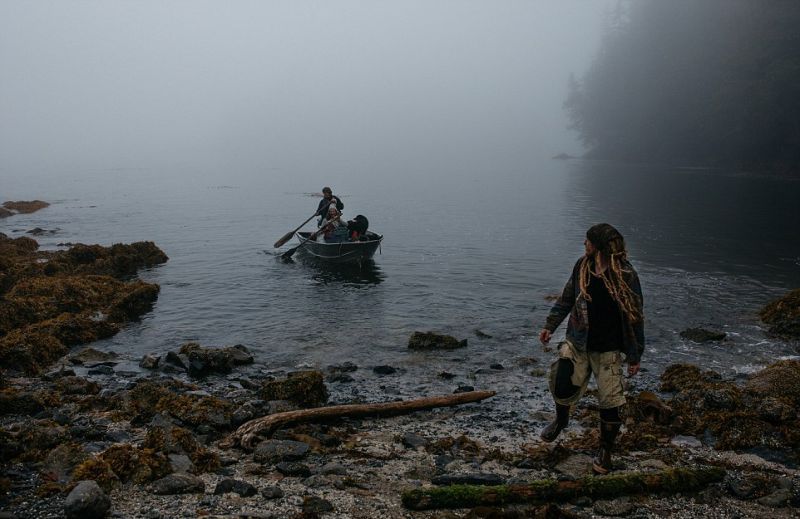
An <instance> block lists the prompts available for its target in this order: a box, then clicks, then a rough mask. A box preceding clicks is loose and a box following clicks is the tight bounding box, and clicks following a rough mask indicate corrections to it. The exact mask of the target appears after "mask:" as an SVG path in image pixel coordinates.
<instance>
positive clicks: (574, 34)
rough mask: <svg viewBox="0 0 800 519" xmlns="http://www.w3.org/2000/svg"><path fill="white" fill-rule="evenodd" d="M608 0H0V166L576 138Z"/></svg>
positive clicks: (245, 162) (386, 153) (500, 159)
mask: <svg viewBox="0 0 800 519" xmlns="http://www.w3.org/2000/svg"><path fill="white" fill-rule="evenodd" d="M611 4H612V2H591V3H587V2H567V3H564V2H504V3H492V2H437V3H434V4H430V3H426V2H397V3H380V4H376V3H372V2H336V3H335V4H334V3H331V4H328V3H324V2H275V3H269V4H262V3H258V2H248V3H237V4H234V5H223V4H221V3H215V2H166V3H164V2H136V3H128V2H86V3H61V2H36V3H30V2H15V1H14V2H3V4H2V5H0V65H1V66H2V69H3V71H4V73H3V77H2V79H0V174H3V175H13V174H18V173H24V172H25V171H29V170H37V169H41V170H53V171H58V170H59V169H70V168H77V169H92V168H100V169H103V168H151V167H156V168H161V167H167V168H173V167H176V166H188V167H207V168H220V169H239V168H241V169H263V170H265V171H269V170H270V168H286V169H287V170H293V171H296V170H302V169H309V170H318V169H325V170H330V171H333V172H334V174H335V172H336V170H337V169H339V170H348V169H352V170H360V171H368V170H374V171H380V170H381V169H383V168H386V167H389V168H390V169H391V168H392V167H396V166H397V165H398V164H401V163H402V164H403V167H406V168H408V169H415V168H422V169H432V168H434V169H437V170H439V169H440V170H441V171H442V172H443V173H450V172H457V171H458V170H459V168H462V167H465V166H467V165H476V164H477V165H478V166H479V167H482V168H491V167H493V165H495V164H499V165H500V166H501V167H505V168H511V169H514V168H524V167H525V165H526V162H527V161H528V159H529V158H530V157H544V156H552V155H554V154H556V153H559V152H564V151H566V152H568V153H580V152H581V151H582V147H581V145H580V144H579V143H578V140H577V138H576V135H575V134H574V132H572V131H570V130H569V129H568V128H567V124H568V123H567V118H566V116H565V114H564V111H563V108H562V104H563V102H564V100H565V96H566V93H567V85H568V80H569V77H570V75H571V74H575V75H579V74H581V73H583V71H584V70H585V69H586V68H587V67H588V66H589V64H590V63H591V60H592V58H593V57H594V53H595V52H596V51H597V49H598V47H599V43H600V40H601V36H602V32H603V24H604V19H605V16H606V13H607V9H608V6H609V5H611Z"/></svg>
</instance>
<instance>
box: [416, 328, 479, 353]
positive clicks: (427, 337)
mask: <svg viewBox="0 0 800 519" xmlns="http://www.w3.org/2000/svg"><path fill="white" fill-rule="evenodd" d="M466 346H467V339H464V340H461V341H459V340H458V339H456V338H455V337H453V336H451V335H444V334H440V333H433V332H414V333H412V334H411V337H410V338H409V339H408V349H410V350H454V349H456V348H464V347H466Z"/></svg>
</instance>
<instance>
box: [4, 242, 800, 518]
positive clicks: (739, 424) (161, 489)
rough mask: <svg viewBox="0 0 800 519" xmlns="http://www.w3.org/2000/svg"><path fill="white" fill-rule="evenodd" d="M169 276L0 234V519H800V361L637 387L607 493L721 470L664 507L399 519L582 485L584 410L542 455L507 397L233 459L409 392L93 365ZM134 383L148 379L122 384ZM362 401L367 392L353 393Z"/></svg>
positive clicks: (140, 263) (333, 427)
mask: <svg viewBox="0 0 800 519" xmlns="http://www.w3.org/2000/svg"><path fill="white" fill-rule="evenodd" d="M165 261H167V257H166V255H164V253H163V252H162V251H160V249H158V248H157V247H156V246H155V244H152V243H149V242H144V243H135V244H131V245H114V246H111V247H101V246H97V245H80V244H79V245H74V246H72V247H71V248H70V249H68V250H66V251H57V252H41V251H38V244H37V243H36V242H35V241H34V240H33V239H31V238H27V237H21V238H17V239H11V238H8V237H6V236H5V235H0V262H1V263H2V264H0V267H2V269H1V270H0V296H2V302H3V306H2V310H0V361H2V364H1V365H2V372H1V373H0V440H2V441H0V445H2V447H0V517H5V518H10V517H19V518H23V517H64V516H65V515H66V516H67V517H93V516H96V517H104V516H110V517H124V518H128V517H130V518H148V519H155V518H162V517H164V518H167V517H198V516H202V517H253V518H256V517H258V518H267V517H274V518H282V517H318V516H323V517H332V518H333V517H342V518H344V517H364V518H368V517H384V518H395V517H396V518H401V517H420V518H433V517H441V518H453V517H471V518H478V517H597V516H628V517H656V516H659V517H660V516H665V515H670V516H676V517H763V516H768V517H795V516H796V514H797V507H798V506H799V505H800V471H798V468H799V467H800V432H798V431H800V416H798V409H800V362H799V361H796V360H783V361H779V362H776V363H775V364H773V365H771V366H769V367H767V368H765V369H764V370H762V371H760V372H757V373H755V374H753V375H751V376H749V377H747V378H746V379H744V380H727V379H723V377H721V376H720V375H719V374H716V373H714V372H712V371H707V370H703V369H701V368H698V367H696V366H691V365H688V364H675V365H673V366H670V367H668V368H667V369H666V370H665V371H664V372H663V373H662V374H658V375H659V376H656V374H649V376H645V377H644V378H643V379H642V380H641V381H639V382H638V386H637V387H635V388H634V387H631V388H630V390H629V405H628V406H627V407H628V409H627V417H626V423H625V426H624V428H623V434H622V435H621V437H620V441H619V445H618V448H617V452H616V453H615V469H616V470H615V472H614V474H640V473H643V474H651V475H657V474H661V473H664V471H669V470H670V469H686V470H692V469H698V468H702V467H718V468H721V469H724V471H725V475H724V478H723V479H722V480H721V481H719V482H716V483H711V484H709V485H707V486H704V487H703V488H702V489H700V490H698V491H696V492H681V493H675V492H672V491H670V489H669V488H664V489H663V490H664V492H663V493H661V494H645V495H641V494H639V495H637V494H632V495H628V494H627V493H626V494H622V495H619V496H616V497H613V498H604V499H597V498H593V497H592V496H591V495H590V494H587V495H579V496H573V497H572V498H571V499H568V500H566V501H563V502H558V503H555V502H554V503H548V504H543V503H533V502H532V503H528V504H515V505H499V506H477V507H474V506H473V507H470V508H454V509H451V510H423V511H417V510H412V509H410V508H408V507H407V506H405V505H404V503H403V500H402V496H403V492H404V491H408V490H414V489H427V488H431V487H448V486H451V487H452V488H453V489H455V490H460V489H462V488H472V487H461V486H458V485H464V484H466V485H480V486H484V487H485V486H493V487H496V488H501V487H499V486H498V485H522V484H530V482H536V481H541V480H548V481H561V482H565V481H566V482H576V481H582V480H583V478H585V477H586V476H588V475H589V474H590V473H591V455H592V454H593V453H594V450H595V448H596V445H597V441H598V439H597V433H596V427H597V423H596V420H597V418H596V416H597V412H596V402H595V401H594V399H593V398H592V397H591V395H590V396H589V398H584V399H583V401H582V403H581V404H580V406H579V407H578V408H577V409H576V410H575V411H574V412H573V414H572V418H573V420H572V424H571V425H570V427H569V428H568V429H567V431H566V433H565V434H564V436H563V438H562V439H561V440H560V441H559V442H556V443H555V444H544V443H542V442H541V441H540V440H539V439H538V430H539V427H541V425H542V424H543V423H544V422H546V421H548V420H549V419H550V418H551V414H550V412H549V411H550V409H549V408H548V409H547V411H537V410H535V409H529V408H525V403H526V402H528V400H526V398H525V395H522V396H518V395H508V394H506V395H504V394H498V395H496V396H495V397H493V398H490V399H488V400H485V401H481V402H479V403H472V404H467V405H463V406H457V407H448V408H440V409H433V410H426V411H419V412H415V413H412V414H404V415H400V416H394V417H382V418H377V417H364V418H357V419H356V418H349V419H348V418H341V419H337V420H329V421H326V422H324V423H314V422H311V423H304V424H300V425H294V426H287V427H283V428H280V429H278V430H277V431H275V432H274V433H273V434H272V435H270V436H265V437H264V438H263V439H262V441H260V442H259V443H257V444H256V445H255V446H254V448H253V449H252V450H248V449H243V448H241V447H239V446H236V447H234V446H232V445H231V444H230V441H229V440H230V438H231V435H232V434H233V433H234V431H236V429H237V428H238V427H240V426H241V425H242V424H245V423H247V422H248V421H249V420H252V419H256V418H259V417H262V416H267V415H274V414H276V413H281V412H287V411H292V410H300V409H309V408H311V409H313V408H317V407H320V406H326V405H327V406H330V405H336V404H351V403H363V402H365V401H371V402H374V401H386V400H387V398H386V396H387V393H386V392H384V393H379V392H378V391H372V389H373V388H374V387H382V386H381V383H382V382H381V381H382V380H386V378H385V377H403V376H404V375H403V373H402V370H400V371H397V370H394V368H392V367H390V366H374V367H373V366H359V365H358V363H357V362H356V361H355V359H354V360H353V361H351V362H347V363H342V364H338V365H335V366H327V367H324V369H304V370H299V371H288V372H287V371H285V370H271V369H268V368H266V367H263V366H260V365H256V364H254V363H253V360H254V359H253V357H252V355H250V353H249V351H248V349H247V347H246V346H242V345H236V346H226V347H206V346H203V345H200V344H196V343H188V344H184V345H176V349H175V351H173V352H170V353H168V354H166V355H163V356H160V357H157V356H146V357H145V358H143V359H131V358H128V357H126V355H125V353H124V352H117V353H111V352H104V351H98V350H95V349H93V348H91V347H87V346H86V345H87V344H90V343H92V342H94V341H96V340H98V339H100V338H104V337H109V336H111V335H113V334H114V333H116V332H118V331H119V330H120V329H121V328H122V327H123V326H126V325H127V323H130V322H132V321H135V320H136V319H138V318H139V317H140V316H141V315H143V314H144V313H146V312H148V311H150V310H151V308H152V305H153V303H154V302H155V300H156V298H157V296H158V286H157V285H153V284H148V283H144V282H142V281H140V280H138V279H136V277H135V275H136V272H137V271H138V270H139V269H141V268H149V267H153V266H156V265H158V264H161V263H163V262H165ZM793 298H796V295H794V293H792V294H790V296H787V300H786V301H787V302H786V303H785V304H777V303H776V304H774V305H772V306H770V307H768V310H765V312H766V313H765V314H764V315H762V318H764V320H765V321H768V320H769V319H777V320H778V322H783V324H779V325H777V326H776V327H775V330H776V333H781V334H785V333H788V332H791V331H792V330H795V329H796V328H793V326H794V325H792V323H795V324H796V316H797V312H796V307H792V304H794V303H793V301H794V299H793ZM781 319H784V321H780V320H781ZM792 319H795V321H792ZM787 320H788V321H787ZM787 322H788V323H789V324H786V323H787ZM787 331H788V332H787ZM409 346H410V347H411V348H412V349H415V350H417V351H419V350H422V351H424V350H426V349H431V348H434V349H435V348H437V347H443V348H456V347H458V348H462V347H467V345H466V342H465V341H458V340H457V339H454V338H447V337H441V336H436V335H435V334H415V336H412V339H411V341H410V344H409ZM131 364H132V365H133V366H137V364H138V365H139V366H138V367H136V368H135V369H132V368H131V369H127V368H125V366H126V365H131ZM502 369H503V366H501V365H498V366H494V365H493V366H491V367H488V369H487V371H489V372H493V373H502ZM393 370H394V371H393ZM509 371H510V370H509ZM518 371H519V373H520V375H519V376H522V377H523V378H524V379H525V380H528V379H530V382H529V387H527V389H526V390H527V391H529V392H544V391H546V381H545V380H544V377H543V374H544V372H545V370H544V369H543V368H534V369H533V370H531V368H530V365H528V367H520V368H519V370H518ZM447 375H449V373H447ZM439 376H440V378H441V379H442V380H449V379H450V378H452V377H447V376H446V375H445V373H444V372H443V373H440V374H439ZM507 376H511V375H510V374H509V375H507ZM514 376H518V375H514ZM382 377H383V378H382ZM483 380H486V382H482V383H481V384H483V385H489V384H490V383H491V382H490V381H491V379H483ZM526 383H527V382H526ZM384 384H385V383H384ZM359 385H362V386H364V391H363V392H361V393H359V392H357V391H356V390H355V389H354V388H356V389H357V386H359ZM476 385H479V384H476ZM366 386H369V387H366ZM471 389H473V388H471V387H465V386H464V385H463V384H456V383H453V387H452V388H451V390H452V391H470V390H471ZM481 389H492V388H491V387H483V388H481ZM355 394H361V395H363V394H366V395H368V396H367V397H363V396H362V397H354V395H355ZM419 396H422V395H419ZM388 400H391V398H388ZM84 482H86V483H84ZM88 482H94V483H88ZM454 485H455V486H454Z"/></svg>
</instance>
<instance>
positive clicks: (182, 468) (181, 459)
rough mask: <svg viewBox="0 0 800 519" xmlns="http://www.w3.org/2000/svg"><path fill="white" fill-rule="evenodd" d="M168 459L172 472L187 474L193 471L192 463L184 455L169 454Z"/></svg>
mask: <svg viewBox="0 0 800 519" xmlns="http://www.w3.org/2000/svg"><path fill="white" fill-rule="evenodd" d="M168 457H169V464H170V466H171V467H172V471H173V472H179V473H184V474H188V473H190V472H192V471H193V470H194V463H192V460H191V459H189V456H187V455H186V454H169V456H168Z"/></svg>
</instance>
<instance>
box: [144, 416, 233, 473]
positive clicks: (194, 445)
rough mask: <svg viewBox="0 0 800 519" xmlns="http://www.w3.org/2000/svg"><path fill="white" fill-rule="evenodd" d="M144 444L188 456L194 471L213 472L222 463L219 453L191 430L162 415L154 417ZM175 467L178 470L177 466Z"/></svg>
mask: <svg viewBox="0 0 800 519" xmlns="http://www.w3.org/2000/svg"><path fill="white" fill-rule="evenodd" d="M142 445H143V446H144V447H145V448H148V449H152V450H154V451H156V452H159V453H162V454H166V455H186V456H188V457H189V459H190V460H191V463H192V465H193V468H192V471H193V472H211V471H214V470H216V469H217V468H219V466H220V464H221V463H220V460H219V455H217V454H216V453H214V452H211V451H209V450H208V449H207V448H205V447H204V446H203V445H202V443H200V442H199V441H198V440H197V438H196V437H195V435H194V434H192V432H191V431H189V430H188V429H184V428H183V427H178V426H177V425H175V424H173V423H172V422H171V421H170V420H168V419H166V418H165V417H163V416H161V415H156V416H155V417H154V418H153V420H152V422H151V423H150V425H149V427H148V428H147V434H146V436H145V439H144V442H143V444H142ZM178 461H180V458H178ZM173 468H175V469H176V470H177V467H173Z"/></svg>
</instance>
